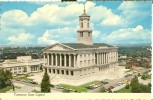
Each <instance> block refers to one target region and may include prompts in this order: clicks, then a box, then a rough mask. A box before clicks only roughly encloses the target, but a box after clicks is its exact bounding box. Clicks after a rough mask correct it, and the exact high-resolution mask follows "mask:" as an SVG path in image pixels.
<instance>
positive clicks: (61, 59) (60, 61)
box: [60, 54, 62, 66]
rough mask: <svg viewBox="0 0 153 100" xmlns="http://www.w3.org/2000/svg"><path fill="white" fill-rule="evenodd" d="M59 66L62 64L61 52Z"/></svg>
mask: <svg viewBox="0 0 153 100" xmlns="http://www.w3.org/2000/svg"><path fill="white" fill-rule="evenodd" d="M60 66H62V54H60Z"/></svg>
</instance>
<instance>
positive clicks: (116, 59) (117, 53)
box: [116, 52, 118, 61]
mask: <svg viewBox="0 0 153 100" xmlns="http://www.w3.org/2000/svg"><path fill="white" fill-rule="evenodd" d="M116 60H117V61H118V52H117V54H116Z"/></svg>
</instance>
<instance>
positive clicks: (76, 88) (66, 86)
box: [59, 81, 99, 92]
mask: <svg viewBox="0 0 153 100" xmlns="http://www.w3.org/2000/svg"><path fill="white" fill-rule="evenodd" d="M98 82H99V81H93V82H89V83H86V84H83V85H80V86H73V85H67V84H59V86H62V87H64V88H66V89H72V90H76V91H78V92H88V91H89V89H87V88H86V86H89V85H92V84H96V83H98Z"/></svg>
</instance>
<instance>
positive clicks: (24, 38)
mask: <svg viewBox="0 0 153 100" xmlns="http://www.w3.org/2000/svg"><path fill="white" fill-rule="evenodd" d="M32 38H33V36H32V35H31V34H30V33H21V34H19V35H18V36H15V35H13V36H10V37H8V40H9V41H10V44H15V43H19V44H22V43H24V42H27V43H28V41H29V40H30V39H32Z"/></svg>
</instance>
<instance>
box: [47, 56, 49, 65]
mask: <svg viewBox="0 0 153 100" xmlns="http://www.w3.org/2000/svg"><path fill="white" fill-rule="evenodd" d="M47 65H49V54H47Z"/></svg>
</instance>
